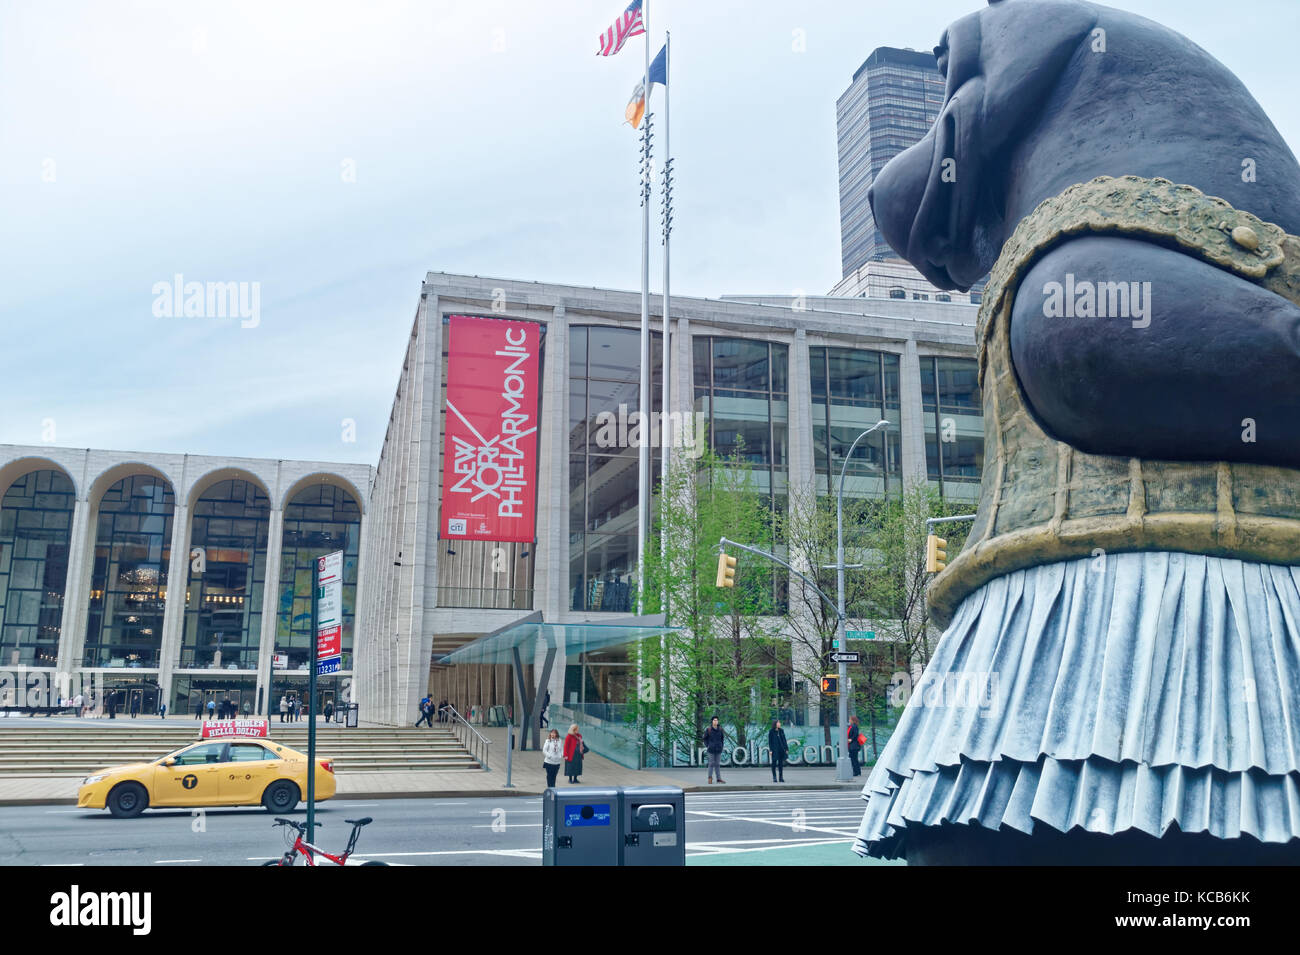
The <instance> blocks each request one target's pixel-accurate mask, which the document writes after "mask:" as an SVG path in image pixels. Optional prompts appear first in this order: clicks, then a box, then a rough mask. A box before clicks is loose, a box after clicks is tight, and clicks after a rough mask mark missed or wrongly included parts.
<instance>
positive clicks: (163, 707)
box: [158, 703, 167, 720]
mask: <svg viewBox="0 0 1300 955" xmlns="http://www.w3.org/2000/svg"><path fill="white" fill-rule="evenodd" d="M158 719H160V720H165V719H167V704H166V703H159V704H158Z"/></svg>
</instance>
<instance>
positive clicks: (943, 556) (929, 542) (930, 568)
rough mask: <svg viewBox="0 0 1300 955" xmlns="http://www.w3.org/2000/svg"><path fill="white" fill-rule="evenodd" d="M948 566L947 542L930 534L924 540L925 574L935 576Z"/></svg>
mask: <svg viewBox="0 0 1300 955" xmlns="http://www.w3.org/2000/svg"><path fill="white" fill-rule="evenodd" d="M947 566H948V542H947V541H946V540H944V539H943V538H942V537H938V536H936V535H934V534H931V535H930V536H929V537H927V538H926V539H925V572H926V573H927V574H937V573H938V572H939V571H941V570H943V569H944V568H945V567H947Z"/></svg>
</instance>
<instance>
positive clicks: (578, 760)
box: [564, 723, 587, 784]
mask: <svg viewBox="0 0 1300 955" xmlns="http://www.w3.org/2000/svg"><path fill="white" fill-rule="evenodd" d="M586 752H587V744H586V743H584V742H583V741H582V734H581V733H579V732H578V724H577V723H574V724H573V725H572V726H570V727H569V735H568V736H566V737H564V775H566V776H568V777H569V782H571V783H574V784H576V783H577V782H578V777H579V776H581V775H582V756H583V754H584V753H586Z"/></svg>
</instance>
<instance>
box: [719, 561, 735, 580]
mask: <svg viewBox="0 0 1300 955" xmlns="http://www.w3.org/2000/svg"><path fill="white" fill-rule="evenodd" d="M718 586H719V587H734V586H736V558H734V557H732V556H731V555H730V554H719V555H718Z"/></svg>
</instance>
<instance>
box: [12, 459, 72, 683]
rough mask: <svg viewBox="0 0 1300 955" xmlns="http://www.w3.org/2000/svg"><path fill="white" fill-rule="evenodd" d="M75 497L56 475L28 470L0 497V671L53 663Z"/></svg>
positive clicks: (68, 483) (66, 482)
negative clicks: (3, 668) (7, 668)
mask: <svg viewBox="0 0 1300 955" xmlns="http://www.w3.org/2000/svg"><path fill="white" fill-rule="evenodd" d="M75 506H76V492H75V491H74V490H73V488H72V481H70V480H69V479H68V476H67V475H66V474H64V473H63V472H62V471H57V470H40V471H28V472H27V473H26V474H24V475H23V476H22V477H20V478H18V480H16V481H14V483H13V484H11V485H10V486H9V489H8V490H6V491H5V494H4V497H3V498H0V666H31V667H53V666H55V665H56V664H57V663H58V656H59V630H60V628H61V626H62V619H63V595H64V591H65V588H66V587H67V582H68V544H69V539H70V536H71V534H72V511H73V508H74V507H75Z"/></svg>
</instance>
